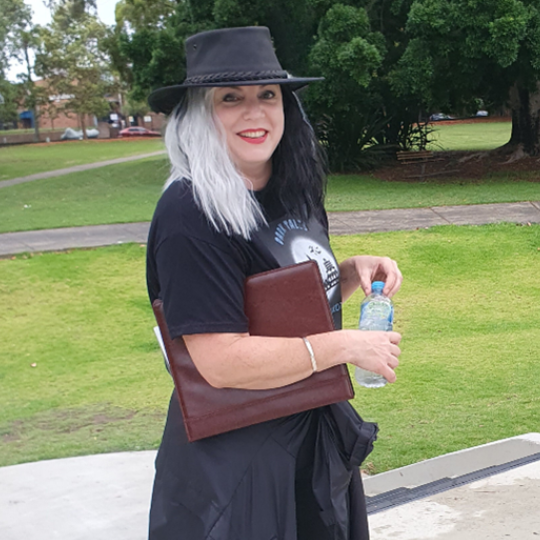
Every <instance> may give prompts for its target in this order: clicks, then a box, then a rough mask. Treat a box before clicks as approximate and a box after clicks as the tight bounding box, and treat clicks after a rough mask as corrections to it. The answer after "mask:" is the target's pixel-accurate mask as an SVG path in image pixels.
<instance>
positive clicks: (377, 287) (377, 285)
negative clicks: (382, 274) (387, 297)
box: [371, 281, 384, 292]
mask: <svg viewBox="0 0 540 540" xmlns="http://www.w3.org/2000/svg"><path fill="white" fill-rule="evenodd" d="M383 289H384V281H374V282H373V283H372V284H371V291H372V292H382V290H383Z"/></svg>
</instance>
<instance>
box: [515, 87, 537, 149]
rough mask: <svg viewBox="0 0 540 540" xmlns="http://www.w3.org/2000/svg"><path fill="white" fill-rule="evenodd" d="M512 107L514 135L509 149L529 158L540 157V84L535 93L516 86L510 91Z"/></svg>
mask: <svg viewBox="0 0 540 540" xmlns="http://www.w3.org/2000/svg"><path fill="white" fill-rule="evenodd" d="M510 107H511V109H512V135H511V137H510V141H509V143H508V147H511V148H513V149H514V150H515V151H521V152H523V153H524V154H526V155H529V156H538V155H540V83H537V85H536V91H534V92H531V91H529V90H528V89H526V88H522V87H520V86H519V85H518V83H516V84H514V86H513V87H512V88H511V89H510Z"/></svg>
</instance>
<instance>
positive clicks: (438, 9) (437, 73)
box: [393, 0, 540, 156]
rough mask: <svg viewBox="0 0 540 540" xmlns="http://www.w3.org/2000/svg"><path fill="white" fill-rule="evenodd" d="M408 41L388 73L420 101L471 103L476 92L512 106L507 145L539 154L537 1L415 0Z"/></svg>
mask: <svg viewBox="0 0 540 540" xmlns="http://www.w3.org/2000/svg"><path fill="white" fill-rule="evenodd" d="M407 32H408V33H409V35H410V37H411V40H410V42H409V44H408V47H407V49H406V51H405V53H404V55H403V57H402V58H401V60H400V61H399V65H398V66H397V67H396V69H395V72H394V74H393V85H394V88H395V90H396V92H397V93H399V94H400V95H409V96H415V97H417V98H418V99H420V100H421V101H422V103H423V104H424V106H425V107H426V108H440V109H442V110H451V109H454V110H464V111H467V110H469V111H470V110H471V109H472V108H473V107H475V99H476V98H479V97H481V98H482V99H483V100H484V101H485V102H487V103H490V104H491V105H492V107H496V106H500V105H503V104H507V105H508V106H510V108H511V110H512V136H511V140H510V143H509V144H508V145H507V146H506V150H511V151H512V152H515V153H516V154H515V155H516V156H519V155H523V154H529V155H539V154H540V85H539V81H540V1H539V0H453V1H452V2H448V1H447V0H416V1H415V2H414V3H413V5H412V7H411V10H410V13H409V17H408V22H407Z"/></svg>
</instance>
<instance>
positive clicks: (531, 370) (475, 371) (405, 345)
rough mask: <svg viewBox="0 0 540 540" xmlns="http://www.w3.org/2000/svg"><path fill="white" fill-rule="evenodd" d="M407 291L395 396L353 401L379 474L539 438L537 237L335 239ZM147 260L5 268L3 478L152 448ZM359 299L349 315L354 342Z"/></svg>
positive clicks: (122, 252)
mask: <svg viewBox="0 0 540 540" xmlns="http://www.w3.org/2000/svg"><path fill="white" fill-rule="evenodd" d="M333 245H334V248H335V250H336V255H337V256H338V258H339V259H343V258H345V257H347V256H349V255H352V254H355V253H373V254H385V255H389V256H391V257H393V258H395V259H397V260H398V261H399V263H400V266H401V269H402V271H403V274H404V276H405V281H404V284H403V288H402V291H401V292H400V293H399V294H398V296H397V297H396V298H395V306H396V308H395V309H396V330H398V331H400V332H402V333H403V336H404V338H403V342H402V350H403V354H402V357H401V365H400V367H399V368H398V382H397V383H396V384H394V385H389V386H387V387H385V388H383V389H371V390H370V389H360V388H356V397H355V400H354V405H355V406H356V407H357V408H358V410H359V412H360V413H361V414H362V415H363V416H364V417H365V418H366V419H370V420H376V421H377V422H378V423H379V425H380V428H381V431H380V437H379V440H378V442H377V443H376V448H375V451H374V452H373V454H372V455H371V456H370V457H369V459H368V461H369V463H368V464H367V465H368V467H369V468H370V470H372V471H374V472H380V471H384V470H387V469H391V468H395V467H399V466H402V465H406V464H409V463H414V462H417V461H420V460H422V459H426V458H430V457H433V456H437V455H440V454H443V453H446V452H450V451H453V450H458V449H461V448H466V447H470V446H474V445H477V444H482V443H486V442H489V441H494V440H498V439H501V438H505V437H510V436H514V435H518V434H522V433H526V432H530V431H537V430H538V407H539V405H540V395H539V393H538V391H537V389H536V385H535V384H533V383H532V382H533V381H536V380H538V378H539V377H540V363H539V362H538V353H537V350H538V348H537V345H536V344H537V343H538V342H539V340H540V311H539V310H538V309H536V306H537V305H538V304H539V302H540V285H539V282H538V279H537V275H538V271H539V269H540V268H539V266H540V226H534V225H533V226H531V227H518V226H515V225H509V224H503V225H491V226H483V227H436V228H432V229H429V230H419V231H414V232H396V233H385V234H372V235H364V236H350V237H335V238H333ZM144 257H145V249H144V247H143V246H139V245H125V246H113V247H108V248H101V249H95V250H74V251H71V252H69V253H48V254H43V255H34V256H18V257H16V258H14V259H4V260H0V276H1V277H0V295H1V297H2V305H3V309H2V310H1V311H0V380H1V381H2V392H0V411H1V412H0V436H1V437H2V442H3V444H2V445H1V446H0V465H8V464H14V463H19V462H25V461H32V460H38V459H47V458H55V457H62V456H72V455H82V454H91V453H97V452H112V451H120V450H137V449H149V448H155V447H156V446H157V445H158V442H159V439H160V435H161V429H162V426H163V422H164V418H165V410H166V406H167V402H168V397H169V394H170V391H171V388H172V386H171V382H170V380H169V378H168V375H167V374H166V372H165V370H164V368H163V366H162V359H161V356H160V353H159V349H158V346H157V344H156V342H155V340H154V337H153V333H152V326H153V324H154V322H153V317H152V313H151V309H150V306H149V304H148V301H147V298H146V292H145V284H144ZM359 303H360V296H359V295H358V294H357V295H356V296H355V297H354V298H353V299H352V300H351V301H349V302H348V303H347V304H346V306H345V311H344V320H345V326H347V327H349V328H354V327H356V324H357V319H358V306H359Z"/></svg>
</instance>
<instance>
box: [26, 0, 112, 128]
mask: <svg viewBox="0 0 540 540" xmlns="http://www.w3.org/2000/svg"><path fill="white" fill-rule="evenodd" d="M81 4H84V2H80V1H78V0H75V1H74V2H71V1H66V2H62V3H61V4H59V5H58V6H57V8H56V10H55V12H54V16H53V20H52V22H51V24H50V25H49V26H47V27H45V28H42V29H41V44H40V48H39V50H38V53H37V55H36V72H37V73H38V74H39V75H40V76H41V77H43V78H44V79H45V80H46V81H47V90H48V94H49V95H54V96H57V97H58V98H61V99H62V101H63V102H64V104H63V108H64V110H65V111H66V112H68V113H69V112H73V113H75V114H76V115H77V116H78V117H79V121H80V123H81V127H82V128H83V134H84V136H86V131H85V123H84V118H85V115H87V114H92V115H96V116H103V115H105V114H106V113H107V112H108V111H109V110H110V108H109V104H108V102H107V100H106V99H105V96H106V94H107V93H110V92H111V91H113V90H114V87H115V81H114V79H113V77H112V74H111V72H110V68H109V57H108V55H107V53H106V51H104V50H103V47H102V43H101V42H102V40H104V39H105V37H106V36H107V28H106V26H105V25H104V24H103V23H101V22H100V21H99V20H98V18H97V17H96V15H94V14H93V13H91V9H92V7H93V6H95V4H94V3H93V2H91V3H89V4H88V3H87V4H85V6H86V7H85V6H82V7H81Z"/></svg>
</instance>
